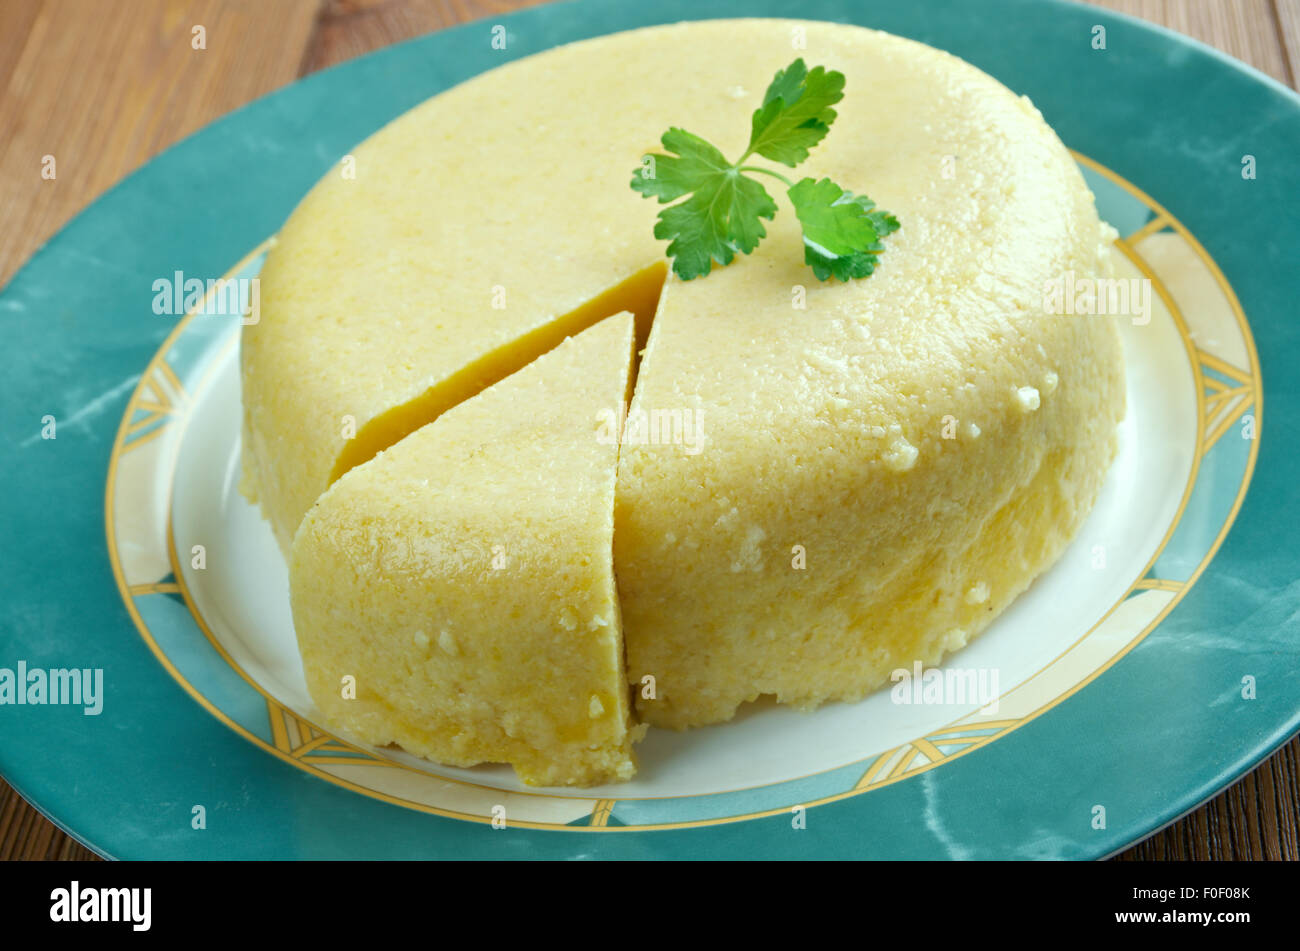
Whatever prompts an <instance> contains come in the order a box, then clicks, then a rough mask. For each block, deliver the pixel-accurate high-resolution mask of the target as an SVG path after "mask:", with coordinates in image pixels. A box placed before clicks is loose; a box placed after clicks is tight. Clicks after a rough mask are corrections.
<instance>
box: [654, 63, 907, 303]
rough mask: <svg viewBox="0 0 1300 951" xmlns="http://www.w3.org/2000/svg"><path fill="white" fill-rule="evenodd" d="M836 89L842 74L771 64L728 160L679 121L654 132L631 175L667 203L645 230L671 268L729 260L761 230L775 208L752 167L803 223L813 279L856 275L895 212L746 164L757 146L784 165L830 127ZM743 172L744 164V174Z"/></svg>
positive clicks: (692, 273)
mask: <svg viewBox="0 0 1300 951" xmlns="http://www.w3.org/2000/svg"><path fill="white" fill-rule="evenodd" d="M843 98H844V74H843V73H838V72H835V71H833V70H832V71H830V72H828V71H827V70H826V69H824V68H823V67H821V66H815V67H813V69H812V70H809V69H808V67H807V66H806V65H805V64H804V61H803V60H802V59H796V60H795V61H794V62H793V63H791V64H790V65H789V66H787V67H786V68H785V69H783V70H779V71H778V72H777V74H776V77H775V78H774V79H773V80H772V83H771V85H769V86H768V87H767V92H766V93H765V94H764V95H763V104H762V105H761V106H759V108H758V109H756V110H755V111H754V115H753V118H752V120H751V123H750V135H749V146H748V147H747V148H746V149H745V153H744V154H743V155H741V157H740V158H739V159H738V160H737V161H735V162H728V161H727V159H726V157H725V156H724V155H723V154H722V153H721V152H720V151H718V149H717V148H715V147H714V146H713V145H711V144H710V143H708V142H706V141H705V140H704V139H701V138H700V137H699V136H697V135H693V134H692V133H690V132H687V131H686V130H685V129H679V128H676V127H673V128H670V129H669V130H668V131H667V132H665V133H664V134H663V138H662V139H661V140H660V141H661V142H662V143H663V146H664V148H665V149H666V150H667V151H668V152H669V153H670V154H667V155H665V154H662V153H651V154H649V155H647V156H645V161H644V162H643V164H642V165H641V167H640V168H638V169H637V170H636V171H635V172H634V173H633V175H632V188H633V189H635V190H636V191H638V192H640V193H641V196H642V197H643V198H651V197H654V198H658V199H659V203H660V204H668V203H669V202H673V201H676V200H677V199H679V198H681V197H682V196H684V195H689V196H690V197H689V198H687V199H686V200H685V201H682V202H678V203H677V204H675V205H670V206H669V207H667V208H664V209H662V210H661V211H660V212H659V221H658V222H657V223H656V224H655V230H654V235H655V237H656V238H659V239H661V240H668V241H670V242H671V243H670V244H669V245H668V256H669V257H670V258H672V261H673V271H674V272H675V273H676V274H677V276H678V277H681V278H683V279H684V280H688V281H689V280H691V279H692V278H695V277H700V276H702V275H705V274H708V273H709V272H710V271H711V270H712V269H713V265H714V263H715V262H716V263H718V264H721V265H726V264H730V263H731V261H732V259H733V258H735V256H736V252H737V251H740V252H742V253H744V254H749V253H751V252H752V251H753V250H754V249H755V248H756V247H758V243H759V242H760V241H761V240H762V239H763V238H765V237H767V230H766V229H765V228H764V227H763V219H764V218H766V219H767V220H768V221H771V220H772V219H773V218H774V217H776V202H775V201H773V200H772V196H771V195H769V194H768V193H767V189H765V188H764V187H763V186H762V185H761V184H760V183H759V182H758V181H756V180H755V179H754V178H752V177H751V176H752V175H753V174H760V175H767V176H770V177H772V178H775V179H778V180H779V181H781V182H783V183H784V184H785V186H786V195H787V196H789V198H790V202H791V204H793V205H794V213H795V216H796V217H798V219H799V224H800V226H801V227H802V229H803V243H804V262H805V263H807V264H808V265H810V266H811V267H812V269H813V273H814V274H815V275H817V279H818V280H821V281H825V280H829V279H830V278H831V277H835V278H836V279H838V280H841V281H848V280H852V279H853V278H859V277H866V276H868V275H869V274H871V272H872V271H873V270H875V266H876V255H877V254H879V253H880V252H881V251H883V250H884V245H883V244H882V243H881V241H880V239H881V238H883V237H885V236H886V235H888V234H892V233H893V232H895V231H897V230H898V227H899V225H898V219H897V218H895V217H894V216H893V215H891V214H889V213H888V212H886V211H880V210H877V209H876V205H875V202H873V201H872V200H871V199H870V198H867V197H866V196H865V195H855V194H853V193H852V192H850V191H847V190H845V189H844V188H841V187H840V186H839V185H837V184H836V183H835V182H833V181H831V180H830V179H829V178H823V179H821V180H820V181H818V180H814V179H812V178H803V179H800V180H799V181H798V182H797V183H796V182H791V181H790V179H788V178H786V177H785V176H784V175H782V174H781V173H780V172H777V171H775V170H773V169H770V168H764V167H763V166H760V165H746V164H745V162H746V160H747V159H749V158H750V157H751V156H755V155H757V156H761V157H763V158H766V159H770V160H771V161H773V162H779V163H780V164H782V165H786V166H789V167H790V168H794V167H795V166H796V165H798V164H799V163H800V162H802V161H803V160H804V159H806V158H808V151H809V149H811V148H813V146H815V145H817V143H818V142H820V141H821V140H822V139H824V138H825V137H826V133H827V132H829V131H830V127H831V123H832V122H834V121H835V110H834V109H833V108H831V107H832V106H834V105H835V103H837V102H839V101H840V100H841V99H843ZM747 173H749V174H747Z"/></svg>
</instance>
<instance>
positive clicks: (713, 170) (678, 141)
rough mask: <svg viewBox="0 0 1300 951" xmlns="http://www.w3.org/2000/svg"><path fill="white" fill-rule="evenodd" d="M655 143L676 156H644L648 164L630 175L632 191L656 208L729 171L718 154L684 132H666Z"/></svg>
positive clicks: (698, 138) (698, 139)
mask: <svg viewBox="0 0 1300 951" xmlns="http://www.w3.org/2000/svg"><path fill="white" fill-rule="evenodd" d="M659 141H661V142H662V143H663V144H664V148H666V149H667V150H668V151H669V152H675V153H676V155H648V156H646V158H647V159H649V160H650V163H649V164H647V165H643V166H642V167H641V168H638V169H637V170H636V171H635V172H633V173H632V187H633V188H634V189H635V190H636V191H639V192H640V193H641V194H642V195H644V196H645V197H647V198H650V197H655V198H658V199H659V203H660V204H663V203H665V202H669V201H672V200H674V199H676V198H681V197H682V196H683V195H687V194H690V193H691V192H693V191H695V190H696V189H697V188H700V187H701V186H702V185H704V184H705V183H706V182H707V181H709V179H711V178H713V177H714V176H716V175H719V174H721V173H723V172H727V171H730V170H731V168H732V165H731V163H730V162H728V161H727V160H726V158H724V157H723V155H722V153H721V152H719V151H718V150H717V149H715V148H714V147H713V146H712V145H710V144H709V143H708V142H705V141H704V140H703V139H701V138H700V137H699V136H698V135H692V134H691V133H689V132H687V131H686V130H685V129H678V128H672V129H669V130H668V131H667V132H665V133H664V134H663V138H661V139H660V140H659Z"/></svg>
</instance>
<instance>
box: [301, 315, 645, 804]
mask: <svg viewBox="0 0 1300 951" xmlns="http://www.w3.org/2000/svg"><path fill="white" fill-rule="evenodd" d="M633 343H634V334H633V319H632V315H631V314H628V313H626V312H625V313H621V314H618V315H616V316H614V317H610V318H608V319H606V320H604V321H601V322H600V323H599V324H597V325H596V326H594V327H592V328H591V329H589V330H587V331H584V332H583V333H581V334H579V335H578V336H576V337H571V338H569V339H568V340H566V341H565V342H564V343H562V344H561V345H560V346H559V347H557V348H556V349H555V350H553V351H551V352H550V353H547V354H545V355H544V356H542V357H540V358H539V359H538V360H537V361H535V362H534V363H532V364H530V365H529V366H527V367H525V368H524V369H522V370H520V371H519V372H518V373H515V374H514V375H513V376H509V377H507V378H506V379H504V380H502V381H501V382H499V383H497V384H495V385H494V386H491V387H489V388H488V389H486V390H484V391H483V392H482V393H480V394H478V395H477V396H475V397H473V398H472V399H470V400H468V401H466V402H464V403H462V404H460V405H459V406H457V407H455V408H453V409H451V410H449V411H448V412H447V413H445V414H444V415H442V416H441V417H439V418H438V419H437V420H435V421H434V422H432V423H430V424H429V425H427V426H425V427H423V428H422V429H420V430H418V431H417V432H415V433H413V434H412V435H410V436H408V437H406V438H405V439H404V440H402V441H401V442H399V443H397V444H396V445H394V446H393V447H392V448H390V449H388V450H387V451H385V452H382V453H380V454H379V455H378V456H376V457H375V458H374V459H372V460H371V461H370V462H367V463H365V464H364V465H361V466H358V467H357V468H355V469H353V470H352V471H351V472H349V473H348V474H347V475H345V476H343V477H342V478H341V479H340V480H339V481H338V482H336V483H335V484H334V485H333V486H332V487H331V488H330V489H329V491H327V492H326V493H325V494H324V495H323V496H321V498H320V500H319V501H318V502H317V504H316V505H315V507H314V508H312V510H311V511H310V512H309V513H308V515H307V517H306V518H305V519H304V520H303V523H302V526H301V527H300V528H299V530H298V533H297V535H296V536H295V538H294V542H293V551H292V558H291V562H290V587H291V595H292V603H293V618H294V626H295V627H296V629H297V633H298V644H299V648H300V649H301V652H302V659H303V666H304V668H305V670H306V674H307V684H308V687H309V689H310V690H311V694H312V697H313V698H314V700H315V701H316V704H317V705H318V706H319V707H320V709H321V711H322V712H323V713H324V715H325V717H326V718H327V719H328V721H329V722H330V723H331V724H334V725H337V726H338V727H339V728H341V729H342V730H343V731H345V732H346V733H348V734H350V735H352V736H354V737H356V738H358V739H360V740H363V741H365V742H368V743H372V744H376V745H382V744H387V743H397V744H399V745H400V746H402V747H403V748H405V749H406V750H408V751H410V752H412V753H416V754H418V755H420V756H423V757H426V758H428V759H431V760H435V761H437V762H440V763H445V764H448V765H453V766H471V765H475V764H478V763H503V762H504V763H510V764H511V765H512V766H513V767H514V768H515V771H516V772H517V773H518V774H519V776H520V778H521V779H523V780H524V782H526V783H530V784H534V785H593V784H597V783H602V782H606V781H611V780H620V779H627V778H629V777H630V776H631V775H632V774H633V773H634V772H635V764H634V760H633V758H632V749H631V747H632V742H633V740H634V739H635V738H638V737H639V734H638V732H637V730H636V728H634V727H633V726H632V725H631V722H630V714H629V703H628V690H627V686H626V677H625V673H624V662H623V640H622V622H621V617H620V614H619V604H618V598H617V594H616V591H615V585H614V566H613V548H612V545H613V531H614V483H615V472H616V469H617V465H618V438H617V437H618V420H619V419H621V409H622V406H623V405H624V402H625V400H626V399H627V395H628V386H629V379H630V374H631V364H632V357H633ZM349 678H351V679H349Z"/></svg>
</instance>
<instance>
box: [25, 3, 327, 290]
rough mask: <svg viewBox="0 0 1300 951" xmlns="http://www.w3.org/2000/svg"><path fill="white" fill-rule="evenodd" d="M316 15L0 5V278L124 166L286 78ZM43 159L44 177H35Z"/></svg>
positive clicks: (242, 9) (239, 7)
mask: <svg viewBox="0 0 1300 951" xmlns="http://www.w3.org/2000/svg"><path fill="white" fill-rule="evenodd" d="M318 9H319V8H318V0H277V2H275V3H265V4H263V3H224V2H221V0H199V2H194V3H186V4H180V3H175V2H169V0H130V2H126V0H117V2H113V3H107V2H104V0H45V2H43V3H33V2H31V0H19V2H16V3H12V4H11V2H10V0H5V3H4V4H0V37H3V38H4V39H3V40H0V78H3V80H4V86H3V89H2V90H0V130H3V132H2V134H0V142H3V148H4V151H3V153H2V154H0V285H2V284H4V283H5V282H6V281H7V280H8V279H9V277H11V276H12V275H13V273H14V272H15V271H16V270H17V269H18V267H19V266H20V265H21V264H22V263H23V262H24V261H25V260H26V259H27V257H28V256H29V255H30V254H31V253H32V251H34V250H35V249H36V248H37V247H38V246H39V245H40V244H41V243H42V242H44V241H45V240H46V239H47V238H48V237H49V236H50V235H51V234H52V233H53V232H54V231H56V230H57V229H58V228H59V227H60V226H61V225H62V224H63V223H64V222H65V221H67V219H68V218H70V217H72V215H73V214H75V213H76V212H77V211H79V210H80V209H81V208H82V207H84V206H85V205H86V204H87V203H88V202H89V201H90V200H91V199H93V198H94V197H95V196H96V195H98V194H100V193H101V192H103V191H104V190H105V189H106V188H107V187H109V186H110V185H112V184H113V183H114V182H116V181H117V180H118V179H120V178H121V177H122V176H123V175H125V174H126V173H127V172H130V171H131V170H132V169H134V168H136V167H137V166H138V165H140V164H141V163H142V162H144V161H145V160H146V159H148V158H149V157H150V156H152V155H154V154H155V153H157V152H158V151H160V150H161V149H163V148H165V147H166V146H168V145H170V144H171V143H173V142H175V141H176V140H177V139H179V138H181V137H183V136H185V135H187V134H188V133H190V132H193V131H194V130H196V129H198V128H200V127H202V126H204V125H206V124H207V123H208V122H211V121H212V120H213V119H215V118H217V117H218V116H221V115H224V114H225V113H227V112H230V111H231V110H232V109H234V108H236V107H237V106H240V105H243V104H244V103H245V102H247V101H248V100H249V99H252V98H254V97H255V96H259V95H261V94H263V93H265V92H268V91H270V90H272V89H275V88H276V87H278V86H281V85H283V84H285V83H287V82H290V81H291V80H293V79H294V78H295V77H296V76H297V74H298V71H299V69H300V67H301V64H302V60H303V56H304V54H305V52H306V50H307V47H308V44H309V42H310V39H311V32H312V29H313V27H314V25H315V18H316V13H317V11H318ZM195 27H202V28H203V29H204V30H205V31H206V36H205V41H206V48H204V49H195V48H194V34H193V30H194V28H195ZM6 64H12V65H10V66H8V68H6ZM46 155H52V156H53V157H54V163H55V164H54V171H55V175H56V177H55V178H54V179H53V180H44V179H42V177H41V173H42V163H43V160H44V159H43V157H44V156H46Z"/></svg>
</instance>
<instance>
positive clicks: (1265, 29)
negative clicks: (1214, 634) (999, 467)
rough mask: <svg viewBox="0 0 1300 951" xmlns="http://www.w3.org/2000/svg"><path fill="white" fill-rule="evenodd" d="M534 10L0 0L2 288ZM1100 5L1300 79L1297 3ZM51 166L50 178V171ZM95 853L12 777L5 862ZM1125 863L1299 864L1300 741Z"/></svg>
mask: <svg viewBox="0 0 1300 951" xmlns="http://www.w3.org/2000/svg"><path fill="white" fill-rule="evenodd" d="M536 2H540V0H273V2H265V0H0V285H3V284H4V283H6V282H7V281H8V279H9V278H10V277H12V276H13V274H14V273H15V272H16V271H17V270H18V268H19V267H20V266H21V265H22V264H23V262H24V261H26V260H27V258H28V257H29V256H30V255H31V254H32V252H33V251H35V250H36V249H37V248H38V247H39V246H40V245H41V244H42V243H43V242H44V241H45V240H46V239H48V238H49V237H50V236H51V235H52V234H53V233H54V232H55V231H57V230H58V229H59V227H60V226H62V225H63V224H64V223H65V222H66V221H67V220H68V219H69V218H71V217H72V216H73V215H74V214H75V213H76V212H78V211H79V210H81V209H82V208H84V207H85V206H86V205H87V204H89V203H90V202H91V201H93V200H94V199H95V198H96V197H97V196H98V195H99V194H100V193H101V192H103V191H104V190H105V189H106V188H108V187H109V186H110V185H112V184H113V183H114V182H116V181H117V180H119V179H120V178H122V177H123V176H124V175H126V174H127V173H128V172H130V171H132V170H133V169H135V168H137V167H138V166H140V165H141V164H143V163H144V162H145V161H147V160H148V159H149V158H150V157H151V156H153V155H155V154H156V153H157V152H159V151H161V150H162V149H164V148H166V147H167V146H168V145H170V144H171V143H173V142H175V141H176V140H177V139H180V138H181V137H183V136H185V135H187V134H189V133H190V132H193V131H194V130H196V129H198V128H200V127H202V126H204V125H206V124H207V123H209V122H211V121H212V120H213V119H216V118H218V117H219V116H222V115H224V114H225V113H227V112H229V111H230V110H232V109H234V108H235V107H237V106H239V105H242V104H243V103H245V102H247V101H248V100H250V99H253V98H255V97H257V96H260V95H262V94H264V93H267V92H270V91H271V90H273V89H276V88H278V87H280V86H283V85H284V84H286V83H288V82H291V81H292V80H294V79H295V78H297V77H299V76H302V75H305V74H306V73H310V72H313V71H315V70H318V69H323V68H325V67H327V66H332V65H334V64H335V63H339V62H342V61H344V60H347V59H351V58H352V57H355V56H359V55H361V54H363V53H368V52H370V51H372V50H376V49H379V48H381V47H384V46H387V45H389V44H391V43H395V42H398V41H400V40H405V39H409V38H411V37H413V36H418V35H419V34H421V33H427V32H429V31H431V30H437V29H441V28H444V27H447V26H452V25H454V24H456V23H461V22H464V21H466V20H472V19H477V18H479V17H487V16H492V15H494V14H501V13H505V12H509V11H511V10H514V9H518V8H520V7H524V6H531V5H533V4H534V3H536ZM1096 2H1098V3H1099V5H1101V6H1104V7H1107V8H1110V9H1112V10H1116V11H1119V12H1121V13H1127V14H1130V15H1132V16H1137V17H1141V18H1144V19H1146V20H1150V21H1152V22H1154V23H1159V24H1162V25H1164V26H1167V27H1169V28H1171V29H1174V30H1177V31H1179V32H1181V33H1185V34H1187V35H1188V36H1192V37H1195V38H1196V39H1198V40H1200V41H1202V42H1204V43H1208V44H1209V45H1211V46H1215V47H1218V48H1219V49H1221V50H1223V51H1224V52H1226V53H1228V54H1229V55H1231V56H1234V57H1236V58H1237V59H1240V60H1243V61H1244V62H1246V63H1249V64H1250V65H1252V66H1254V67H1255V68H1257V69H1259V70H1261V71H1263V72H1265V73H1267V74H1268V75H1270V76H1272V77H1273V78H1275V79H1277V80H1279V81H1280V82H1283V83H1286V84H1288V85H1290V86H1292V87H1295V85H1296V77H1297V70H1300V0H1096ZM196 27H202V28H203V38H204V48H202V49H196V48H195V42H196V39H195V37H196V33H195V28H196ZM47 155H52V156H54V159H55V162H56V168H57V177H56V178H55V179H54V180H53V181H46V180H42V178H41V176H40V169H41V163H42V161H43V160H44V157H45V156H47ZM88 858H94V856H93V854H92V853H91V852H90V851H88V850H87V849H85V848H84V847H82V846H81V845H79V844H78V843H76V842H75V841H73V840H72V839H70V838H69V837H68V836H67V835H65V834H64V833H63V832H61V831H60V830H58V829H57V828H55V827H54V826H53V825H52V824H51V823H50V822H48V821H47V820H46V819H45V818H44V817H43V816H41V815H40V813H39V812H37V811H36V810H35V809H34V808H32V806H31V805H29V804H28V803H27V802H26V801H24V800H23V798H22V797H21V796H19V795H18V794H17V793H16V792H14V791H13V789H11V788H10V787H9V786H8V785H6V784H4V783H3V782H0V859H88ZM1119 858H1120V859H1124V860H1134V859H1137V860H1141V859H1293V860H1294V859H1298V858H1300V739H1293V740H1292V741H1291V742H1290V743H1289V744H1287V745H1286V746H1285V747H1283V749H1282V750H1281V751H1279V752H1278V753H1277V754H1275V755H1274V756H1273V757H1272V758H1271V759H1269V760H1268V761H1266V762H1265V763H1263V764H1262V765H1261V766H1260V767H1259V768H1257V769H1256V770H1255V771H1254V772H1253V773H1251V774H1250V775H1248V776H1246V777H1245V778H1244V779H1242V780H1241V781H1240V782H1238V783H1237V784H1236V785H1234V786H1232V787H1231V788H1229V789H1228V790H1227V791H1225V792H1224V793H1222V794H1221V795H1219V796H1218V797H1216V798H1215V799H1213V800H1212V801H1210V802H1209V803H1207V804H1205V805H1203V806H1201V807H1200V808H1198V809H1196V810H1195V811H1194V812H1192V813H1191V814H1189V815H1188V816H1185V817H1184V818H1182V819H1180V820H1178V821H1177V822H1175V823H1174V824H1173V825H1171V826H1169V827H1168V828H1166V829H1164V830H1162V831H1160V832H1157V833H1156V834H1155V835H1153V836H1152V837H1151V838H1149V839H1147V840H1146V841H1144V842H1142V843H1140V844H1139V845H1137V846H1134V847H1133V848H1131V849H1129V850H1128V851H1126V852H1124V853H1123V854H1122V855H1121V856H1119Z"/></svg>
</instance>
